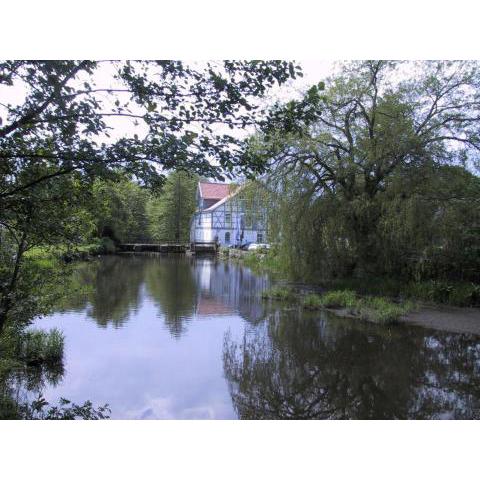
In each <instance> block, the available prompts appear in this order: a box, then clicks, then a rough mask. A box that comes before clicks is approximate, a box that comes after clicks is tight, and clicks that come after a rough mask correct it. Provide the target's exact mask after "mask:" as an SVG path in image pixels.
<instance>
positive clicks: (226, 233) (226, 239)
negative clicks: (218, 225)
mask: <svg viewBox="0 0 480 480" xmlns="http://www.w3.org/2000/svg"><path fill="white" fill-rule="evenodd" d="M225 243H230V232H225Z"/></svg>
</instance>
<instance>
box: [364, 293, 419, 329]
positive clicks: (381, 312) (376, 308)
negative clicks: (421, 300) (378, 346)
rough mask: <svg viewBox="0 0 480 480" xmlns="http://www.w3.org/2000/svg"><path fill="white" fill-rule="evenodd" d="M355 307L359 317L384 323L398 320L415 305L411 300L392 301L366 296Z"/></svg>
mask: <svg viewBox="0 0 480 480" xmlns="http://www.w3.org/2000/svg"><path fill="white" fill-rule="evenodd" d="M357 308H358V314H359V316H360V318H363V319H364V320H369V321H372V322H375V323H381V324H384V325H385V324H392V323H396V322H398V321H399V320H400V318H401V317H402V316H404V315H406V314H408V313H409V312H411V311H412V310H413V309H414V308H415V306H414V304H413V303H412V302H406V303H394V302H392V301H390V300H388V299H386V298H383V297H367V298H363V299H361V300H360V301H359V302H358V306H357Z"/></svg>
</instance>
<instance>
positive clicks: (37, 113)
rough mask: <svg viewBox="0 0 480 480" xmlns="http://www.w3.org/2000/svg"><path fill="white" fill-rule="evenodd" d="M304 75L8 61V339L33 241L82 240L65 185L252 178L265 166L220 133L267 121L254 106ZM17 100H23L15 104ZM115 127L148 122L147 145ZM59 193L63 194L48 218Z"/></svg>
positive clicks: (3, 205) (2, 153) (4, 127)
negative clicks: (124, 179)
mask: <svg viewBox="0 0 480 480" xmlns="http://www.w3.org/2000/svg"><path fill="white" fill-rule="evenodd" d="M102 72H103V77H105V73H106V74H107V75H106V76H107V77H109V76H110V77H111V78H112V77H113V81H114V85H113V86H112V84H110V83H109V84H108V85H98V84H97V83H98V82H99V80H100V79H101V78H102V75H101V73H102ZM111 72H113V76H112V74H111ZM97 73H100V74H99V75H96V74H97ZM109 73H110V75H109ZM298 73H299V68H298V67H295V66H294V65H293V64H292V63H289V62H282V61H250V62H247V61H224V62H221V63H213V62H211V63H205V64H203V65H199V66H198V68H197V66H192V65H187V64H184V63H182V62H178V61H141V62H140V61H139V62H137V61H135V62H130V61H126V62H93V61H5V62H2V63H0V85H2V87H5V88H4V90H6V91H7V93H6V95H5V98H6V99H7V100H6V101H2V103H1V105H0V225H1V228H2V234H3V233H5V232H3V230H4V229H5V230H6V231H7V233H5V235H7V236H8V237H9V247H10V246H11V245H15V246H16V247H15V250H14V251H10V250H8V252H7V253H6V256H8V258H9V259H10V260H11V261H9V262H8V263H7V265H6V268H4V269H3V268H2V284H1V287H0V288H1V291H0V332H1V330H2V327H3V326H4V324H5V321H6V318H7V316H8V314H9V312H11V310H12V308H13V302H14V298H15V289H16V286H17V285H18V281H17V280H18V276H19V274H20V271H21V267H22V263H23V255H24V253H25V245H26V242H28V241H29V236H30V235H33V236H34V237H35V238H36V239H40V238H42V239H43V240H42V242H43V244H48V242H49V241H50V240H51V239H52V238H53V237H55V239H56V240H55V241H57V240H59V239H60V238H63V241H65V240H69V241H70V239H71V237H72V235H73V236H74V235H78V232H75V229H74V228H72V226H74V225H76V222H70V221H66V220H67V219H69V218H70V215H69V213H68V212H65V211H64V210H63V207H64V206H65V205H67V207H68V206H70V207H71V206H72V202H74V201H75V199H74V198H72V197H71V192H70V191H69V190H68V188H63V187H64V185H65V183H66V182H67V183H68V182H69V181H73V180H74V181H75V188H76V189H77V190H78V191H79V192H80V191H82V190H84V191H89V189H90V187H91V185H92V183H93V181H94V180H95V179H96V178H99V177H102V178H105V179H117V178H118V172H119V171H123V173H126V174H128V175H131V176H135V177H136V178H137V180H139V181H140V182H142V183H143V185H145V186H157V185H158V184H159V183H161V181H162V180H163V178H164V175H165V172H167V171H169V170H174V169H176V170H186V171H192V172H199V173H203V174H208V175H209V176H213V177H215V178H220V177H221V176H222V174H225V173H226V174H232V173H233V172H234V171H235V170H236V169H241V170H242V169H243V170H254V169H256V168H258V165H257V164H255V163H254V162H245V161H244V160H243V158H242V152H243V149H244V148H243V147H244V142H243V140H242V139H240V138H238V137H234V136H232V135H227V134H225V133H223V132H222V131H221V129H219V128H216V127H217V126H223V127H229V128H231V129H233V128H234V127H235V126H240V127H246V126H248V125H251V124H254V123H255V121H256V119H257V117H258V115H259V114H261V110H260V107H259V106H258V104H257V103H256V99H257V98H258V97H261V96H262V95H263V94H264V93H265V92H266V91H267V89H268V88H269V87H271V86H273V85H274V84H275V83H277V84H283V83H284V82H285V81H287V80H288V79H289V78H290V77H295V76H296V75H297V74H298ZM10 92H11V93H10ZM19 94H20V96H21V97H22V100H21V101H20V102H16V101H14V100H13V99H14V98H16V97H17V96H18V95H19ZM9 99H12V100H9ZM112 118H117V119H124V120H125V119H129V120H131V121H133V122H136V123H141V125H140V126H141V127H143V131H144V133H145V132H146V133H145V135H144V137H143V138H140V137H139V136H138V134H137V133H135V134H127V135H123V136H122V135H120V136H117V138H115V139H112V140H111V141H110V140H108V137H109V135H110V133H109V132H110V131H111V129H112V127H111V124H109V120H111V119H112ZM130 131H132V133H133V131H134V130H133V126H131V128H130ZM107 140H108V142H107ZM212 159H215V160H216V164H214V163H213V162H211V160H212ZM50 189H53V191H55V192H56V194H58V197H56V198H55V200H53V198H50V199H49V201H52V202H53V203H51V204H48V206H47V207H46V208H45V209H44V208H43V207H44V206H45V205H47V201H46V200H45V202H44V201H43V200H42V198H44V197H45V195H46V196H47V197H48V195H50V193H49V192H50ZM72 210H75V208H72ZM63 215H64V216H63ZM35 241H37V240H35ZM12 242H13V243H12ZM4 244H5V242H2V248H3V245H4ZM30 244H33V243H32V242H30ZM2 267H3V265H2Z"/></svg>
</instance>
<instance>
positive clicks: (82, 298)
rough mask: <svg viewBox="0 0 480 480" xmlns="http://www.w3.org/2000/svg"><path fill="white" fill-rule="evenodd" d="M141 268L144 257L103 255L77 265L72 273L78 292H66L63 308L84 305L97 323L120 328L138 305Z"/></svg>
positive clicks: (82, 307)
mask: <svg viewBox="0 0 480 480" xmlns="http://www.w3.org/2000/svg"><path fill="white" fill-rule="evenodd" d="M144 270H145V259H143V258H139V257H135V256H105V257H102V258H101V259H100V260H99V261H98V262H91V263H86V264H82V265H79V267H78V268H77V270H76V271H75V272H74V276H75V279H74V284H75V285H76V287H77V289H78V292H77V291H76V292H72V294H71V295H69V298H68V303H67V302H65V305H64V308H66V309H74V310H80V309H84V308H87V313H88V315H89V316H90V317H91V318H93V319H94V320H95V321H96V322H97V324H98V325H99V326H101V327H105V326H107V325H108V324H109V323H112V324H113V325H114V326H115V327H120V326H122V325H123V324H124V323H125V322H127V321H128V320H129V317H130V313H131V312H132V311H134V310H135V309H136V308H137V307H138V304H139V302H140V287H141V285H142V283H143V279H144Z"/></svg>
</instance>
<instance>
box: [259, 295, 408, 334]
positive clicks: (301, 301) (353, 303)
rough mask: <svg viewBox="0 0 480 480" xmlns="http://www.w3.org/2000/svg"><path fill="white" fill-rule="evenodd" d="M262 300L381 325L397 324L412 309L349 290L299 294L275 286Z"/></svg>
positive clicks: (402, 303) (404, 304)
mask: <svg viewBox="0 0 480 480" xmlns="http://www.w3.org/2000/svg"><path fill="white" fill-rule="evenodd" d="M262 298H264V299H275V300H280V301H288V302H291V303H295V304H297V305H301V306H302V307H303V308H304V309H306V310H322V309H328V310H335V311H337V313H339V314H341V315H345V316H352V317H357V318H360V319H362V320H367V321H371V322H375V323H380V324H384V325H387V324H392V323H396V322H398V321H399V320H400V318H401V317H402V316H404V315H406V314H408V313H409V312H411V311H413V310H414V308H415V305H414V303H413V302H411V301H407V302H398V303H397V302H393V301H392V300H389V299H387V298H384V297H360V296H358V295H357V294H356V293H355V292H353V291H351V290H332V291H329V292H326V293H324V294H317V293H308V294H301V293H296V292H295V291H294V290H292V289H291V288H289V287H279V286H277V287H273V288H271V289H270V290H266V291H264V292H262Z"/></svg>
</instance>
